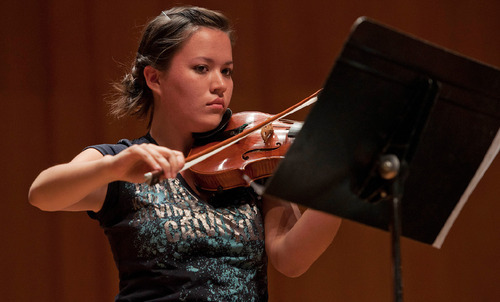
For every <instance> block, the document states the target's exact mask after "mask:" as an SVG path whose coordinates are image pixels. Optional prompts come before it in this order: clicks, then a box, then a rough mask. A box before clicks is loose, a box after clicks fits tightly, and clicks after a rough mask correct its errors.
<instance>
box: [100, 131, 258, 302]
mask: <svg viewBox="0 0 500 302" xmlns="http://www.w3.org/2000/svg"><path fill="white" fill-rule="evenodd" d="M144 142H148V143H151V142H153V143H154V140H152V138H151V137H149V136H144V137H142V138H140V139H137V140H133V141H129V140H121V141H120V142H119V143H118V144H116V145H109V144H108V145H97V146H91V148H95V149H97V150H99V151H100V152H101V153H103V154H110V155H115V154H117V153H118V152H120V151H122V150H124V149H125V148H127V147H129V146H131V145H132V144H140V143H144ZM90 216H91V217H92V218H95V219H97V220H98V221H99V223H100V225H101V227H102V228H103V229H104V232H105V234H106V236H107V237H108V239H109V242H110V245H111V249H112V252H113V256H114V259H115V262H116V265H117V267H118V271H119V276H120V292H119V294H118V295H117V297H116V301H267V258H266V255H265V249H264V228H263V221H262V215H261V210H260V206H259V200H258V199H257V198H255V195H254V194H251V193H249V192H243V191H239V192H236V193H234V192H233V193H228V194H225V195H224V194H223V196H221V197H219V198H215V199H214V200H211V202H207V201H204V200H202V199H201V198H200V197H199V196H198V195H197V194H196V193H195V192H194V191H193V190H191V188H190V187H189V186H188V185H187V183H186V182H185V180H184V179H183V178H182V176H181V175H180V174H179V175H178V176H177V178H175V179H169V180H164V181H162V182H160V183H158V184H156V185H154V186H148V185H146V184H132V183H128V182H113V183H111V184H109V186H108V192H107V196H106V200H105V202H104V205H103V207H102V209H101V210H100V211H99V212H97V213H93V212H91V213H90Z"/></svg>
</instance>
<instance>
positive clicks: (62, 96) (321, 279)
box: [0, 0, 500, 302]
mask: <svg viewBox="0 0 500 302" xmlns="http://www.w3.org/2000/svg"><path fill="white" fill-rule="evenodd" d="M175 3H178V1H175V2H174V1H160V0H156V1H147V2H144V1H118V0H112V1H98V0H75V1H62V0H50V1H44V2H41V1H34V0H29V1H24V2H15V1H9V2H6V3H4V4H3V6H2V10H1V11H2V12H1V16H0V17H1V18H0V37H1V39H2V40H1V45H0V64H1V66H2V72H1V73H0V97H1V99H0V102H1V105H2V106H1V108H2V111H1V114H2V118H1V122H0V123H1V126H2V129H3V131H2V132H0V133H1V134H0V135H1V141H2V148H1V149H0V150H1V158H2V166H3V167H5V168H4V169H3V171H4V173H3V174H2V182H1V183H2V185H1V186H2V189H3V190H2V191H3V192H4V194H3V197H2V203H3V210H2V211H1V214H0V215H1V216H0V221H1V224H0V226H1V231H0V242H1V243H2V249H0V259H1V260H0V261H1V266H2V268H3V270H2V271H3V273H2V274H1V276H0V296H1V297H2V300H5V301H111V300H112V299H113V296H114V295H115V293H116V291H117V286H118V284H117V275H116V269H115V268H114V264H113V260H112V257H111V253H110V251H109V247H108V243H107V241H106V238H105V236H104V235H103V232H102V230H101V229H100V228H99V227H98V225H97V223H96V222H95V221H92V220H91V219H89V218H88V217H87V216H86V214H85V213H44V212H41V211H39V210H37V209H35V208H33V207H31V206H29V205H28V203H27V192H28V188H29V186H30V184H31V182H32V181H33V179H34V178H35V177H36V175H37V174H38V173H39V172H40V171H41V170H42V169H44V168H46V167H48V166H50V165H53V164H56V163H60V162H65V161H69V160H71V158H72V157H73V156H74V155H75V154H77V153H78V152H79V151H80V150H81V149H82V148H83V147H84V146H86V145H89V144H95V143H101V142H114V141H116V140H118V139H120V138H122V137H135V136H138V135H141V134H142V133H144V131H145V130H144V127H143V126H144V125H143V123H141V122H138V121H134V120H132V119H125V120H120V121H116V120H113V119H111V118H110V117H109V116H108V114H107V106H106V105H105V102H104V99H105V98H106V96H107V95H109V94H110V92H111V89H110V83H111V82H112V81H115V80H118V79H119V78H120V77H121V75H122V74H123V72H124V70H126V69H127V68H128V66H129V63H130V60H131V59H132V58H133V56H134V53H135V48H136V46H137V39H138V37H139V35H140V32H141V26H142V25H143V24H144V23H146V22H147V20H148V19H149V18H151V17H153V16H155V15H156V14H159V13H160V11H161V10H162V9H165V8H168V7H170V6H172V5H173V4H175ZM190 3H191V4H195V5H196V4H198V5H203V6H206V7H209V8H213V9H218V10H222V11H223V12H225V13H226V14H227V15H228V16H229V17H230V18H231V19H232V20H233V22H234V25H235V29H236V31H237V35H238V40H237V43H236V46H235V49H234V58H235V62H236V70H235V72H236V73H235V76H234V78H235V82H236V84H235V92H234V97H233V103H232V106H231V107H232V108H233V109H234V110H235V111H241V110H261V111H266V112H270V113H276V112H279V111H281V110H283V109H284V108H286V107H288V106H290V105H292V104H294V103H295V102H297V101H299V100H301V99H302V98H304V97H306V96H307V95H309V94H311V93H312V92H314V91H316V90H317V89H319V88H320V87H321V86H322V84H323V81H324V80H325V78H326V76H327V75H328V73H329V71H330V68H331V67H332V65H333V63H334V61H335V59H336V57H337V55H338V54H339V52H340V50H341V47H342V44H343V42H344V41H345V39H346V38H347V35H348V32H349V30H350V28H351V25H352V23H353V22H354V20H355V19H356V18H357V17H359V16H363V15H364V16H369V17H372V18H374V19H377V20H379V21H381V22H383V23H386V24H388V25H391V26H393V27H396V28H399V29H400V30H402V31H405V32H408V33H410V34H413V35H416V36H418V37H421V38H423V39H426V40H429V41H431V42H433V43H436V44H438V45H441V46H444V47H447V48H449V49H453V50H455V51H457V52H460V53H462V54H465V55H467V56H470V57H474V58H476V59H478V60H480V61H484V62H486V63H488V64H491V65H495V66H500V39H499V38H498V35H497V34H496V30H497V29H498V28H500V19H499V18H498V17H497V13H498V11H500V2H498V1H496V0H485V1H474V0H459V1H457V0H442V1H431V0H420V1H416V0H387V1H384V2H383V3H381V1H377V0H363V1H361V0H337V1H320V0H311V1H302V2H293V1H264V0H256V1H232V2H228V1H216V0H210V1H201V0H199V1H192V2H190ZM304 116H305V113H301V114H298V115H297V117H298V118H303V117H304ZM499 178H500V160H498V159H497V160H495V161H494V163H493V165H492V167H491V168H490V169H489V170H488V172H487V173H486V175H485V177H484V179H483V180H482V181H481V183H480V184H479V186H478V187H477V189H476V191H475V192H474V193H473V194H472V196H471V199H470V201H469V203H468V204H467V205H466V206H465V208H464V209H463V211H462V213H461V214H460V216H459V218H458V220H457V222H456V224H455V225H454V227H453V228H452V230H451V233H450V234H449V236H448V238H447V240H446V241H445V243H444V245H443V248H442V249H441V250H436V249H433V248H431V247H429V246H426V245H423V244H420V243H417V242H413V241H411V240H407V239H403V242H402V252H403V278H404V293H405V301H410V302H411V301H497V300H499V299H500V289H499V288H498V286H497V285H498V283H499V281H500V277H499V276H500V262H499V261H498V259H497V257H498V255H499V254H500V243H499V242H498V238H499V235H500V222H499V220H498V219H497V214H496V213H499V212H500V203H499V202H498V201H497V199H498V197H497V196H498V195H499V193H500V189H499V188H498V186H497V185H496V182H497V180H498V179H499ZM389 246H390V241H389V236H388V234H387V233H385V232H382V231H379V230H375V229H371V228H368V227H365V226H362V225H359V224H357V223H354V222H349V221H345V222H344V223H343V225H342V227H341V230H340V232H339V234H338V237H337V238H336V240H335V242H334V244H333V245H332V246H331V247H330V248H329V249H328V250H327V252H326V253H325V254H324V255H323V256H322V257H321V258H320V259H319V260H318V262H317V263H315V264H314V265H313V266H312V267H311V269H310V271H309V272H307V273H306V274H305V275H303V276H301V277H299V278H295V279H290V278H286V277H283V276H281V275H280V274H278V273H277V272H275V271H274V270H273V269H272V268H270V295H271V299H270V300H271V301H387V300H390V299H391V298H392V296H391V295H392V276H391V270H390V252H389Z"/></svg>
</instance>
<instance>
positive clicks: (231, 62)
mask: <svg viewBox="0 0 500 302" xmlns="http://www.w3.org/2000/svg"><path fill="white" fill-rule="evenodd" d="M195 59H202V60H204V61H207V62H209V63H214V62H215V61H214V60H213V59H211V58H207V57H196V58H195ZM232 64H234V63H233V61H227V62H225V63H224V64H222V65H232Z"/></svg>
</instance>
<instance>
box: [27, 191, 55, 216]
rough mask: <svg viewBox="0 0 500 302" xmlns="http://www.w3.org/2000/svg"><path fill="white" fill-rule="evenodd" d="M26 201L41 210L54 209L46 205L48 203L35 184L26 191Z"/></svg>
mask: <svg viewBox="0 0 500 302" xmlns="http://www.w3.org/2000/svg"><path fill="white" fill-rule="evenodd" d="M28 202H29V204H31V205H32V206H34V207H36V208H38V209H40V210H42V211H55V210H54V209H51V208H50V207H48V205H49V204H50V203H48V202H46V201H45V199H44V198H43V194H41V192H40V190H38V189H37V187H36V186H31V188H30V190H29V192H28Z"/></svg>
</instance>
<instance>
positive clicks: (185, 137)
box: [149, 118, 193, 156]
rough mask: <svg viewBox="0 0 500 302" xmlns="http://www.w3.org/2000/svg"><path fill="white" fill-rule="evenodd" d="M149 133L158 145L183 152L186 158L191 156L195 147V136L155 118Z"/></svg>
mask: <svg viewBox="0 0 500 302" xmlns="http://www.w3.org/2000/svg"><path fill="white" fill-rule="evenodd" d="M149 133H150V134H151V137H153V138H154V140H155V141H156V142H157V143H158V145H160V146H163V147H167V148H169V149H172V150H178V151H181V152H182V153H184V156H187V155H188V154H189V151H190V150H191V147H192V145H193V136H192V134H191V133H189V132H188V131H185V130H184V129H180V128H179V127H176V126H175V125H171V124H169V123H168V122H162V121H160V120H158V119H155V118H153V121H152V123H151V129H150V130H149Z"/></svg>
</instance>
